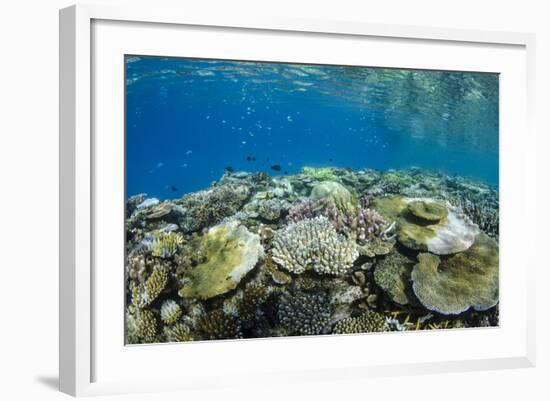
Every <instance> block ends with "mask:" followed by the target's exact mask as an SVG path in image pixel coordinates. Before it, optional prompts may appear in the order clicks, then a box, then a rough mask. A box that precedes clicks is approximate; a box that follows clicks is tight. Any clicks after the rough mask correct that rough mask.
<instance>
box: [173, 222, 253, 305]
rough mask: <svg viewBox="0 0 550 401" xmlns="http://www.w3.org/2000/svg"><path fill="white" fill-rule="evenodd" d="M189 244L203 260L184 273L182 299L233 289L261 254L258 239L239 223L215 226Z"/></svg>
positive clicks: (215, 294)
mask: <svg viewBox="0 0 550 401" xmlns="http://www.w3.org/2000/svg"><path fill="white" fill-rule="evenodd" d="M192 241H193V242H194V244H193V245H194V246H195V247H196V248H199V249H200V250H201V252H200V253H201V254H202V255H204V259H205V261H204V262H202V263H200V264H198V265H196V266H193V267H191V268H190V269H188V270H187V271H186V272H185V273H184V277H183V286H182V287H181V289H180V290H179V295H180V296H181V297H183V298H197V299H209V298H212V297H215V296H217V295H221V294H224V293H226V292H228V291H230V290H232V289H234V288H235V287H237V285H238V284H239V282H240V281H241V280H242V279H243V277H244V276H245V275H246V274H247V273H248V272H250V271H251V270H252V269H253V268H254V267H255V266H256V264H257V262H258V261H259V260H260V259H261V258H262V257H263V255H264V249H263V247H262V245H261V242H260V236H259V235H257V234H252V233H251V232H250V231H248V229H247V228H246V227H244V226H242V225H240V224H239V222H238V221H230V222H227V223H223V224H219V225H217V226H214V227H212V228H210V229H209V230H208V232H207V233H206V234H204V235H203V236H200V237H196V238H195V239H193V240H192Z"/></svg>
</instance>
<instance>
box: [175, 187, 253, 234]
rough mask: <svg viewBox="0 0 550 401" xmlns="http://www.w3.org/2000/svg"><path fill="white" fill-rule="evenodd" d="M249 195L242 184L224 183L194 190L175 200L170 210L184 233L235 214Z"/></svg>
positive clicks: (248, 190) (248, 189)
mask: <svg viewBox="0 0 550 401" xmlns="http://www.w3.org/2000/svg"><path fill="white" fill-rule="evenodd" d="M249 196H250V188H249V187H248V186H247V185H243V184H226V185H220V186H216V187H213V188H211V189H208V190H205V191H200V192H195V193H192V194H189V195H186V196H184V197H183V198H181V199H180V200H179V201H177V202H176V203H177V207H175V208H173V210H172V212H173V213H176V214H177V220H178V225H179V226H180V228H181V230H182V231H183V232H184V233H190V232H193V231H198V230H200V229H201V228H204V227H208V226H211V225H213V224H217V223H219V222H220V221H222V220H223V219H224V218H226V217H229V216H232V215H233V214H235V213H236V212H237V211H238V210H239V209H240V208H241V207H242V206H243V205H244V204H245V202H246V200H247V199H248V198H249Z"/></svg>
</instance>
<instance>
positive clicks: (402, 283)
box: [374, 251, 413, 305]
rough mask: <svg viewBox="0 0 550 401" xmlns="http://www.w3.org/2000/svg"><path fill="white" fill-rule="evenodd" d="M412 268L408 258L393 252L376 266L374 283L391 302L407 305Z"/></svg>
mask: <svg viewBox="0 0 550 401" xmlns="http://www.w3.org/2000/svg"><path fill="white" fill-rule="evenodd" d="M412 267H413V262H411V260H410V259H409V258H407V257H406V256H403V255H401V254H400V253H399V252H397V251H393V252H392V253H390V254H389V255H388V256H387V257H385V258H384V259H382V260H381V261H380V262H379V263H378V264H377V265H376V267H375V270H374V281H375V282H376V284H377V285H378V286H379V287H380V288H382V290H384V292H385V293H386V294H387V295H388V296H389V297H390V298H391V300H392V301H393V302H395V303H398V304H400V305H407V304H408V303H409V297H408V294H407V293H408V291H409V289H410V284H409V281H410V278H411V270H412Z"/></svg>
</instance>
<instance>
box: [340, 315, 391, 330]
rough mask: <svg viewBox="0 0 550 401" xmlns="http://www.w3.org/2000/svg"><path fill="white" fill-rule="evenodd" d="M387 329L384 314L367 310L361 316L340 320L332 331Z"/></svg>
mask: <svg viewBox="0 0 550 401" xmlns="http://www.w3.org/2000/svg"><path fill="white" fill-rule="evenodd" d="M388 329H389V328H388V325H387V324H386V319H385V317H384V315H382V314H380V313H377V312H373V311H367V312H365V313H363V314H362V315H361V316H357V317H349V318H346V319H343V320H340V321H339V322H338V323H336V324H335V325H334V328H333V329H332V332H333V333H334V334H357V333H373V332H380V331H387V330H388Z"/></svg>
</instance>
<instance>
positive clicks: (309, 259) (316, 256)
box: [273, 216, 358, 275]
mask: <svg viewBox="0 0 550 401" xmlns="http://www.w3.org/2000/svg"><path fill="white" fill-rule="evenodd" d="M357 256H358V252H357V249H356V247H355V244H354V243H353V242H351V241H349V240H347V239H345V238H343V237H342V236H339V235H338V233H337V232H336V230H335V228H334V227H333V226H332V224H330V222H329V221H328V219H327V218H326V217H323V216H320V217H316V218H314V219H306V220H302V221H300V222H298V223H293V224H290V225H288V226H287V227H285V228H284V229H283V230H282V231H279V232H277V234H276V235H275V238H274V239H273V260H274V261H275V262H276V263H278V264H279V265H281V266H282V267H284V268H285V269H286V270H288V271H290V272H292V273H295V274H301V273H303V272H305V271H306V270H310V269H313V270H314V271H315V272H317V273H319V274H331V275H341V274H345V273H347V272H348V271H349V269H350V268H351V266H352V264H353V262H354V261H355V259H357Z"/></svg>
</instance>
